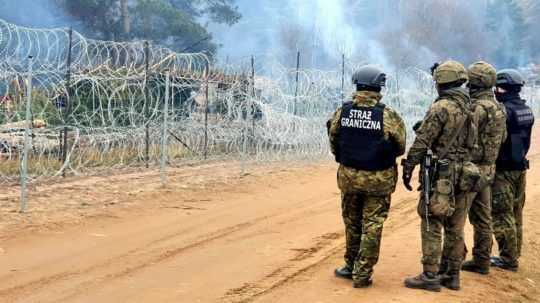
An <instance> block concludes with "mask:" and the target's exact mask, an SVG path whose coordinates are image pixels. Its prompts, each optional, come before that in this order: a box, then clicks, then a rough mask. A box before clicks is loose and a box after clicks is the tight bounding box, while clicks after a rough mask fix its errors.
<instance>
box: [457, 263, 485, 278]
mask: <svg viewBox="0 0 540 303" xmlns="http://www.w3.org/2000/svg"><path fill="white" fill-rule="evenodd" d="M461 270H464V271H470V272H474V273H477V274H481V275H487V274H489V265H487V266H482V265H480V264H478V262H476V261H474V260H469V261H465V262H463V265H461Z"/></svg>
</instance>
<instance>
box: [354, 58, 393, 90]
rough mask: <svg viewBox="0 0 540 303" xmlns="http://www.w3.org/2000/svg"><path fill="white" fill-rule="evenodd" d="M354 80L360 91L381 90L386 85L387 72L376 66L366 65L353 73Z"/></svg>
mask: <svg viewBox="0 0 540 303" xmlns="http://www.w3.org/2000/svg"><path fill="white" fill-rule="evenodd" d="M352 82H353V84H354V85H356V89H357V90H358V91H362V90H366V91H375V92H380V91H381V89H382V88H383V87H384V86H385V85H386V74H385V73H384V72H383V71H382V70H381V69H379V68H378V67H376V66H373V65H364V66H362V67H360V68H359V69H358V70H357V71H356V72H355V73H354V74H353V76H352Z"/></svg>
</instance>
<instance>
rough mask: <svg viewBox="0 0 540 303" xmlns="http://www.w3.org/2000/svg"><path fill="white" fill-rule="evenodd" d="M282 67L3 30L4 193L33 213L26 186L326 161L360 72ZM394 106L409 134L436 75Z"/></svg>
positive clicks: (410, 82) (1, 24)
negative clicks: (202, 167) (334, 123)
mask: <svg viewBox="0 0 540 303" xmlns="http://www.w3.org/2000/svg"><path fill="white" fill-rule="evenodd" d="M255 59H257V60H255ZM276 62H277V61H276V60H273V59H272V58H270V57H265V56H261V57H257V58H254V57H252V58H248V59H245V60H240V61H239V62H236V63H234V64H219V63H216V62H212V61H211V60H210V59H209V58H208V57H207V56H205V55H204V54H179V53H175V52H173V51H171V50H170V49H167V48H164V47H159V46H155V45H152V44H150V43H148V42H144V41H143V42H110V41H98V40H92V39H86V38H84V37H83V36H82V35H81V34H79V33H77V32H76V31H72V30H66V29H32V28H25V27H20V26H16V25H13V24H10V23H7V22H5V21H3V20H0V98H1V99H0V184H19V183H20V184H21V187H22V189H21V199H22V200H23V205H22V209H23V210H24V206H25V204H24V203H25V200H26V196H25V195H26V184H27V182H38V181H40V180H42V179H46V178H52V177H59V176H64V177H65V176H69V175H80V174H91V173H95V172H98V171H104V170H105V171H107V170H116V169H120V168H130V167H156V166H157V165H158V164H160V167H161V170H162V172H163V173H162V181H163V182H165V176H166V174H165V168H166V167H168V166H179V165H182V164H185V163H186V162H192V163H193V162H195V163H197V162H203V161H205V160H208V159H216V160H219V159H225V158H236V159H241V160H242V163H243V165H242V170H244V169H245V163H247V161H259V162H260V161H274V160H293V159H311V158H322V157H327V156H328V155H329V148H328V139H327V132H326V128H325V122H326V120H327V119H328V118H329V117H330V115H331V113H332V112H333V111H334V110H335V109H336V108H337V107H338V106H339V105H340V104H341V103H342V102H343V100H346V99H348V98H349V95H350V93H349V92H352V86H351V85H350V83H349V81H348V79H350V76H351V74H352V72H353V71H354V69H355V68H357V67H358V66H360V65H361V63H358V64H355V63H352V62H346V61H345V60H344V61H343V62H342V63H343V64H341V66H338V67H337V68H336V70H333V71H323V70H315V69H302V68H287V67H284V66H282V65H280V64H278V63H276ZM534 93H535V97H536V90H534ZM384 95H385V99H384V102H385V103H386V104H387V105H389V106H391V107H393V108H395V109H396V110H398V111H399V112H400V113H401V114H402V115H403V117H404V119H405V121H406V123H407V125H408V127H409V128H410V127H411V125H412V124H414V123H415V122H416V121H418V120H419V119H421V118H422V117H423V115H424V113H425V110H426V108H427V106H428V105H429V103H430V102H431V101H432V99H433V96H434V89H433V84H432V80H431V76H430V75H429V74H428V73H426V72H424V71H422V70H420V69H417V68H408V69H405V70H402V71H400V72H397V73H394V75H392V76H391V77H390V79H389V83H388V87H387V88H386V89H385V92H384ZM207 100H208V101H207ZM28 105H29V106H28Z"/></svg>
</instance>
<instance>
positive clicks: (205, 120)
mask: <svg viewBox="0 0 540 303" xmlns="http://www.w3.org/2000/svg"><path fill="white" fill-rule="evenodd" d="M205 69H206V79H205V83H206V88H205V90H204V95H205V98H206V102H205V103H206V104H205V106H204V160H206V159H208V112H209V111H210V93H209V89H210V87H209V86H210V62H206V68H205Z"/></svg>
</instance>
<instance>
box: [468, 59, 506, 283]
mask: <svg viewBox="0 0 540 303" xmlns="http://www.w3.org/2000/svg"><path fill="white" fill-rule="evenodd" d="M469 79H470V80H469V81H470V84H471V85H472V87H473V88H471V100H472V102H473V111H474V118H475V122H476V125H477V126H478V142H477V148H475V149H474V152H473V162H474V163H475V164H476V165H477V166H478V168H479V169H480V173H481V176H482V178H483V183H484V188H482V189H481V191H480V192H478V193H473V195H472V197H471V198H472V204H471V209H470V211H469V221H470V222H471V224H472V225H473V228H474V247H473V262H472V263H471V265H473V266H477V267H479V268H480V269H483V270H484V271H485V272H484V273H486V272H487V271H488V270H489V263H490V257H491V246H492V236H493V233H492V218H491V185H492V184H493V181H494V178H495V161H496V160H497V156H498V155H499V149H500V147H501V144H502V143H503V142H504V140H505V139H506V111H505V109H504V106H503V105H502V104H500V103H499V102H497V100H496V99H495V94H494V93H493V87H494V86H495V82H496V79H497V72H496V70H495V68H493V67H492V66H491V65H489V64H487V63H485V62H478V63H475V64H473V65H472V66H471V67H469ZM464 266H465V265H464Z"/></svg>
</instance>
